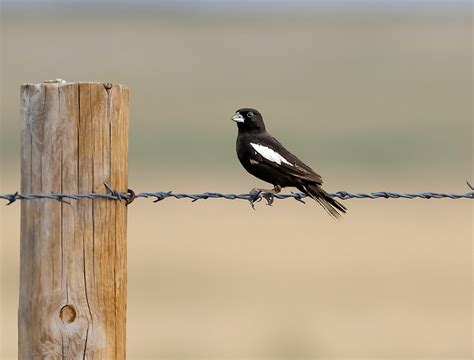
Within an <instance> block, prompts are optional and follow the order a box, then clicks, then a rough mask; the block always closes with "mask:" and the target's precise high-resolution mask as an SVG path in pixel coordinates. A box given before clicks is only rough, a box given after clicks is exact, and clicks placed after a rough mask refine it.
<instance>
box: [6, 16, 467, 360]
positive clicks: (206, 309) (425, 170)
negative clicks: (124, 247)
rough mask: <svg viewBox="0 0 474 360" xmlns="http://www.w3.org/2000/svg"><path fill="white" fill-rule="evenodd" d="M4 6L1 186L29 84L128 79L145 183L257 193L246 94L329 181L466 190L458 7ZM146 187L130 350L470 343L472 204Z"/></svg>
mask: <svg viewBox="0 0 474 360" xmlns="http://www.w3.org/2000/svg"><path fill="white" fill-rule="evenodd" d="M3 15H4V16H3V17H2V37H3V39H2V40H3V42H2V56H1V59H2V84H1V90H2V94H1V99H2V106H1V132H0V141H1V156H2V169H1V183H0V193H8V192H14V191H16V190H18V188H19V177H18V173H19V167H18V163H19V114H18V113H19V110H18V108H19V100H18V97H19V85H20V84H21V83H24V82H40V81H42V80H44V79H50V78H57V77H62V78H65V79H68V80H70V81H76V80H82V81H87V80H104V81H113V82H120V83H123V84H126V85H128V86H129V88H130V89H131V93H132V98H131V101H132V107H131V129H130V176H129V178H130V186H131V187H133V188H134V189H136V190H138V191H152V190H155V191H158V190H176V191H183V192H200V191H222V192H246V191H247V190H249V189H250V188H252V187H255V186H258V185H261V184H260V183H259V182H258V181H256V180H254V179H252V178H251V177H250V176H249V175H247V174H246V173H245V172H244V170H243V169H241V167H240V165H239V164H238V162H237V159H236V156H235V149H234V146H235V136H236V129H235V125H234V124H232V123H231V122H230V117H231V115H232V114H233V112H234V111H235V109H237V108H239V107H243V106H254V107H257V108H258V109H260V110H261V111H262V112H263V114H264V117H265V119H266V120H267V124H268V128H269V130H270V131H271V132H272V134H273V135H275V136H276V137H278V138H279V139H280V140H281V141H282V142H283V143H285V144H286V145H288V147H289V148H290V149H292V150H293V151H294V152H295V153H297V154H298V155H300V156H301V158H302V159H304V160H305V161H307V162H308V163H310V164H311V165H313V166H314V168H315V169H316V170H317V171H318V172H320V173H321V174H322V175H323V177H324V179H325V181H326V184H327V185H326V188H327V189H328V190H329V191H337V190H347V191H357V192H370V191H378V190H387V191H399V192H404V191H407V192H408V191H410V192H418V191H441V192H465V191H467V188H466V186H465V184H464V181H465V180H466V179H469V178H471V179H472V176H473V173H472V108H471V106H472V79H471V66H472V52H471V51H472V45H471V40H472V34H471V18H470V15H466V14H464V13H462V12H460V13H455V12H450V13H442V12H433V13H430V12H427V13H418V14H408V13H403V12H398V13H373V14H365V13H356V14H348V13H346V14H334V13H317V12H308V13H305V14H298V13H280V14H279V13H275V14H272V15H266V16H264V15H263V13H255V14H252V15H246V14H243V13H236V14H216V13H204V12H199V13H195V14H192V13H162V12H159V11H150V12H148V13H130V14H127V15H125V14H123V13H106V12H101V13H97V14H92V13H85V12H84V13H83V12H80V11H78V12H76V13H62V14H58V15H54V14H52V15H51V14H50V15H48V14H46V13H26V14H21V15H20V14H19V13H9V14H7V15H8V16H7V15H6V14H3ZM345 204H346V205H347V206H348V208H349V214H348V215H347V216H346V217H345V219H344V221H342V222H334V221H332V220H331V219H330V218H329V217H328V216H327V215H326V214H325V213H324V212H323V211H322V210H321V209H320V208H319V207H318V206H317V205H316V204H313V203H308V204H307V205H302V204H299V203H297V202H293V201H289V200H287V201H280V202H277V203H276V204H275V206H273V207H272V208H270V207H267V206H264V205H263V204H259V206H258V209H257V211H252V210H251V208H250V206H249V205H248V204H247V203H245V202H237V201H234V202H231V201H219V200H213V201H211V200H209V201H203V202H197V203H193V204H191V203H190V202H188V201H184V200H181V201H178V200H166V201H164V202H162V203H159V204H153V203H151V201H145V200H141V201H137V202H136V203H135V204H133V206H132V207H131V208H130V211H129V233H128V236H129V241H128V244H129V247H128V261H129V295H128V299H129V304H128V355H129V358H130V359H157V358H160V359H167V358H173V359H189V358H203V359H207V358H216V359H222V358H235V359H237V358H239V359H241V358H246V359H295V358H301V359H303V358H305V359H306V358H327V357H331V358H355V357H357V358H381V357H388V356H390V357H391V358H404V359H405V358H434V357H437V358H443V359H448V358H453V359H454V358H458V359H461V358H466V359H467V358H470V357H471V351H472V349H471V342H472V293H471V291H472V255H473V253H472V235H473V228H472V219H473V213H472V209H473V208H472V205H471V203H470V202H469V201H467V200H459V201H454V200H429V201H423V200H383V199H381V200H374V201H368V200H352V201H347V202H346V203H345ZM19 209H20V204H14V205H12V206H10V207H8V208H7V207H5V206H0V216H1V238H2V240H1V243H0V249H1V286H2V288H1V294H2V295H1V301H2V307H1V312H0V316H1V318H0V323H1V326H0V329H1V332H2V333H1V336H0V337H1V339H2V342H1V346H2V348H1V352H0V358H2V359H11V358H15V357H16V312H17V301H18V299H17V297H18V287H19V285H18V277H19V274H18V269H19V265H18V258H19V253H18V251H19V249H18V246H19Z"/></svg>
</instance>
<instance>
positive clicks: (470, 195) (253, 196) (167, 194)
mask: <svg viewBox="0 0 474 360" xmlns="http://www.w3.org/2000/svg"><path fill="white" fill-rule="evenodd" d="M467 185H468V186H469V188H470V190H471V191H469V192H467V193H464V194H450V193H436V192H421V193H395V192H388V191H378V192H372V193H350V192H347V191H337V192H335V193H330V194H329V195H331V196H332V197H334V198H338V199H341V200H349V199H380V198H384V199H416V198H418V199H445V198H446V199H474V187H473V186H472V185H471V184H470V183H469V182H467ZM104 186H105V188H106V189H107V191H108V193H107V194H99V193H89V194H58V193H50V194H20V193H18V192H15V193H13V194H6V195H0V199H3V200H6V201H7V204H6V205H10V204H12V203H14V202H15V201H17V200H38V199H51V200H57V201H60V202H62V203H66V204H70V202H69V201H67V200H82V199H110V200H125V201H126V204H127V205H128V204H130V203H131V202H132V201H133V200H135V199H136V198H145V199H148V198H152V199H154V201H153V202H159V201H162V200H164V199H167V198H175V199H190V200H191V201H192V202H195V201H198V200H207V199H226V200H246V201H250V202H251V203H253V202H256V201H260V200H261V199H262V198H264V197H265V195H266V194H265V193H249V194H223V193H216V192H205V193H200V194H188V193H177V192H173V191H157V192H142V193H135V192H134V191H133V190H131V189H128V192H127V193H119V192H117V191H116V190H113V189H112V188H111V187H110V186H109V185H108V184H105V183H104ZM273 197H274V198H275V199H280V200H283V199H294V200H297V201H299V202H302V203H305V202H304V200H303V199H304V198H306V197H307V195H306V194H304V193H301V192H291V193H289V194H273Z"/></svg>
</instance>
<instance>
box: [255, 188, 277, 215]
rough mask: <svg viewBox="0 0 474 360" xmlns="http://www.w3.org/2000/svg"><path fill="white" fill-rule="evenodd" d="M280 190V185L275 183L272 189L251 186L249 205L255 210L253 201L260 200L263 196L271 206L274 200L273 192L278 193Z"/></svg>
mask: <svg viewBox="0 0 474 360" xmlns="http://www.w3.org/2000/svg"><path fill="white" fill-rule="evenodd" d="M280 191H281V186H280V185H275V186H274V187H273V189H258V188H253V189H252V190H250V199H249V201H250V205H252V209H254V210H255V206H254V203H255V202H258V201H260V200H262V198H264V199H265V200H267V205H269V206H271V205H272V204H273V201H274V197H273V195H274V194H278V193H279V192H280Z"/></svg>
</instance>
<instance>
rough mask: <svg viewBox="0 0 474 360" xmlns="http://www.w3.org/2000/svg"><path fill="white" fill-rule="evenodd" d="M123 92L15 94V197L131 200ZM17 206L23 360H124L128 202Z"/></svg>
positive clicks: (85, 86) (93, 86) (77, 88)
mask: <svg viewBox="0 0 474 360" xmlns="http://www.w3.org/2000/svg"><path fill="white" fill-rule="evenodd" d="M128 113H129V92H128V89H127V88H126V87H124V86H122V85H113V84H109V83H64V82H56V83H44V84H26V85H22V86H21V114H22V133H21V193H23V194H30V193H36V194H40V193H41V194H49V193H51V192H54V193H70V194H74V193H107V190H106V188H105V187H104V182H107V183H108V184H109V185H110V186H111V187H112V188H114V189H115V190H116V191H118V192H122V193H123V192H127V181H128V180H127V179H128ZM68 201H69V202H70V204H67V203H64V202H59V201H56V200H49V199H46V200H29V201H22V203H21V245H20V257H21V259H20V303H19V311H18V348H19V349H18V350H19V358H20V359H32V358H35V359H36V358H41V359H43V358H47V359H50V358H52V359H57V358H63V359H79V358H80V359H84V358H86V359H91V358H95V359H124V358H125V315H126V291H127V286H126V285H127V266H126V254H127V253H126V249H127V247H126V233H127V208H126V206H125V202H124V201H119V200H110V199H95V200H90V199H83V200H68Z"/></svg>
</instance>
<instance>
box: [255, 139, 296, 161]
mask: <svg viewBox="0 0 474 360" xmlns="http://www.w3.org/2000/svg"><path fill="white" fill-rule="evenodd" d="M250 145H252V147H253V148H254V149H255V151H256V152H258V153H259V154H260V155H262V156H263V157H264V158H265V159H267V160H269V161H271V162H274V163H277V164H278V165H281V163H285V164H287V165H290V166H293V164H292V163H290V162H289V161H288V160H286V159H285V158H284V157H283V156H281V155H280V154H278V153H277V152H276V151H275V150H273V149H270V148H269V147H266V146H263V145H260V144H254V143H250Z"/></svg>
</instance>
